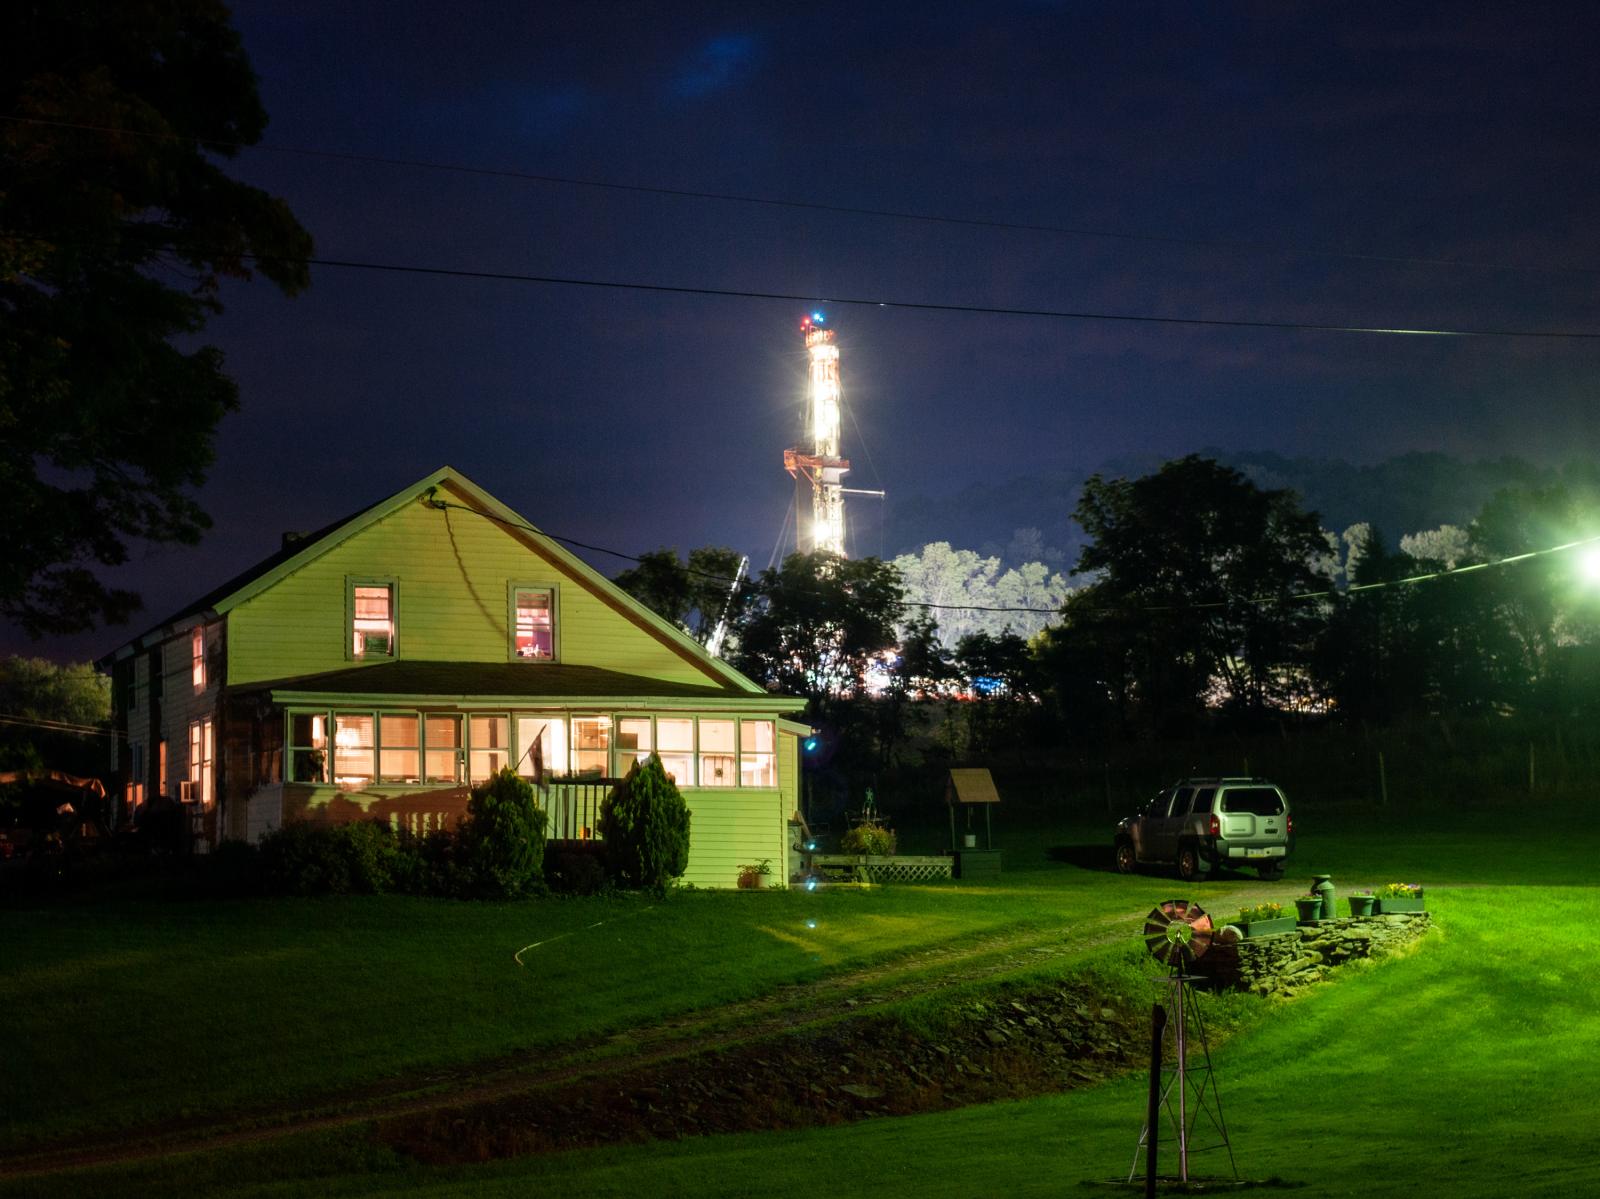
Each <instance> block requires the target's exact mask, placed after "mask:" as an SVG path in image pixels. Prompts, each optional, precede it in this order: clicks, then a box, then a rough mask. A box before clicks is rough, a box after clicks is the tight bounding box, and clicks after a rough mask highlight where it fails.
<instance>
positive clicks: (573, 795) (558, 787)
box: [539, 778, 622, 841]
mask: <svg viewBox="0 0 1600 1199" xmlns="http://www.w3.org/2000/svg"><path fill="white" fill-rule="evenodd" d="M621 781H622V780H621V779H607V778H581V779H576V778H569V779H547V780H546V782H545V787H544V790H543V792H542V793H541V794H540V795H539V802H540V803H541V804H542V805H543V806H544V810H545V814H546V815H547V816H548V817H549V820H550V823H549V826H548V827H547V828H546V830H545V836H546V837H547V838H548V839H549V840H551V841H598V840H599V839H600V804H601V803H602V801H604V799H605V797H606V796H608V795H610V794H611V790H612V788H614V787H615V786H616V785H617V784H618V783H620V782H621Z"/></svg>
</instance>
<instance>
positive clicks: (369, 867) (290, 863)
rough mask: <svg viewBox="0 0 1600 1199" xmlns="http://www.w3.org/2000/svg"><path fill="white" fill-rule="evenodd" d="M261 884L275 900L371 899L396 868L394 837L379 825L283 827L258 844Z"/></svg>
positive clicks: (386, 886) (391, 879) (388, 884)
mask: <svg viewBox="0 0 1600 1199" xmlns="http://www.w3.org/2000/svg"><path fill="white" fill-rule="evenodd" d="M260 864H261V881H262V885H263V886H264V887H265V888H266V890H267V891H269V892H271V893H273V894H278V895H373V894H376V893H377V892H380V891H387V890H389V889H390V887H391V886H392V884H393V883H394V876H395V871H396V868H397V867H398V866H399V865H400V851H399V845H398V843H397V842H396V840H395V835H394V831H393V830H392V829H391V828H390V827H389V826H388V825H387V824H384V823H382V822H381V821H376V820H358V821H355V822H353V823H351V824H337V825H326V824H309V823H304V822H296V823H294V824H286V825H284V826H283V827H282V828H280V829H277V830H276V831H274V832H270V833H268V834H267V835H266V836H264V837H262V838H261V848H260Z"/></svg>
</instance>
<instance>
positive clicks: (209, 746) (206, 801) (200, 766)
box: [189, 720, 217, 808]
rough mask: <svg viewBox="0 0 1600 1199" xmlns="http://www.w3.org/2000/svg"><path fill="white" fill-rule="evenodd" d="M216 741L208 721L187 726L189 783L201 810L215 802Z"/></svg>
mask: <svg viewBox="0 0 1600 1199" xmlns="http://www.w3.org/2000/svg"><path fill="white" fill-rule="evenodd" d="M215 753H216V740H215V736H214V733H213V727H212V723H211V721H209V720H201V721H196V722H195V723H194V724H191V725H190V726H189V783H190V790H191V794H192V795H193V797H194V799H195V800H196V801H197V802H198V803H199V804H200V805H201V807H203V808H209V807H210V806H211V805H212V804H213V803H215V802H216V798H217V795H216V777H217V775H216V762H215Z"/></svg>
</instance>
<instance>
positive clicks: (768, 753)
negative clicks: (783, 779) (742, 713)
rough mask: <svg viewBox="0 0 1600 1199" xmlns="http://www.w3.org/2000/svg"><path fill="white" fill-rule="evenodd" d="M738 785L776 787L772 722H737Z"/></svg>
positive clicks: (775, 756)
mask: <svg viewBox="0 0 1600 1199" xmlns="http://www.w3.org/2000/svg"><path fill="white" fill-rule="evenodd" d="M739 785H740V786H741V787H776V786H777V785H778V769H777V755H776V745H775V744H774V742H773V730H772V721H770V720H741V721H740V722H739Z"/></svg>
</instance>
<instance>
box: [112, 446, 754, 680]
mask: <svg viewBox="0 0 1600 1199" xmlns="http://www.w3.org/2000/svg"><path fill="white" fill-rule="evenodd" d="M444 484H449V485H450V486H451V487H453V488H456V489H457V490H459V491H462V492H464V493H466V494H467V495H469V496H470V497H471V498H472V499H473V500H474V501H475V502H476V503H477V504H478V505H480V507H481V509H482V514H484V515H487V516H488V517H489V518H490V519H492V520H494V521H496V522H497V523H499V524H502V525H504V526H506V527H507V528H509V529H513V530H515V531H516V532H517V533H519V534H521V535H522V536H524V537H527V538H529V539H530V540H531V541H533V543H534V544H535V545H536V546H537V547H538V549H539V552H540V553H542V554H545V555H546V556H548V557H549V558H551V559H552V560H554V561H555V562H556V563H557V564H558V565H559V566H561V567H563V568H565V569H566V570H567V571H568V572H569V573H570V574H571V575H573V577H575V578H576V579H577V580H578V581H579V582H580V583H581V584H582V585H584V586H587V587H589V588H590V589H591V590H593V591H595V592H597V593H598V594H599V595H601V596H602V597H604V598H605V599H607V600H608V601H609V602H611V603H612V604H613V605H614V606H620V607H622V608H623V609H625V610H626V611H627V612H628V613H629V614H630V615H631V616H632V617H634V619H635V620H636V621H637V622H638V623H640V624H642V625H644V626H645V627H646V628H647V630H648V631H649V632H651V633H653V634H654V635H655V636H656V637H658V638H659V639H660V640H662V641H665V642H666V643H667V644H669V645H671V646H672V647H673V648H675V649H676V650H677V651H678V652H679V653H680V655H682V656H683V657H685V658H687V659H688V660H689V661H691V662H693V663H694V664H695V665H696V666H698V667H699V668H700V669H701V670H703V671H704V672H705V673H706V674H707V675H709V676H710V677H711V678H712V679H714V680H716V681H717V683H718V684H720V685H722V686H729V687H732V688H734V689H735V691H736V692H743V693H745V694H756V695H767V694H769V693H768V692H767V691H766V690H765V689H764V688H762V687H761V686H760V685H758V684H757V683H755V682H753V681H752V680H750V679H748V678H746V677H745V676H744V675H742V674H740V673H739V672H738V671H737V670H735V669H734V668H733V667H731V666H729V665H728V664H727V663H726V662H723V661H722V660H721V659H719V658H715V657H713V656H712V655H711V654H709V653H707V652H706V649H705V647H704V646H702V645H701V644H700V643H699V642H698V641H696V640H695V639H694V638H693V637H691V636H689V635H688V634H687V633H685V632H684V631H683V630H682V629H680V628H678V627H677V626H676V625H674V624H673V623H672V622H671V621H668V620H665V619H663V618H662V617H660V616H658V615H657V614H656V613H654V612H652V611H651V610H650V609H649V608H647V607H645V605H643V604H641V603H640V602H639V601H638V600H636V599H634V598H633V596H631V595H629V594H628V593H627V592H626V591H623V590H622V588H620V587H618V586H617V585H616V584H615V583H613V582H612V581H611V580H610V579H608V578H606V577H605V576H604V575H603V574H601V573H600V572H599V571H597V570H595V569H594V568H593V567H592V566H590V565H589V564H588V563H586V562H584V561H583V560H582V559H581V558H579V557H578V556H577V555H576V554H574V553H572V552H571V551H569V550H567V549H566V548H565V547H564V546H562V545H561V544H560V543H558V542H557V541H556V540H555V539H554V538H552V537H550V536H548V535H547V534H545V533H543V532H541V531H540V530H539V529H538V528H536V527H535V526H534V525H533V524H532V523H531V522H529V521H528V520H526V519H524V518H523V517H522V516H521V515H519V514H518V513H516V512H514V511H513V510H512V509H510V508H508V507H507V506H506V505H504V504H502V503H501V502H500V501H499V500H497V499H495V498H494V496H492V495H490V494H489V493H488V492H487V491H485V490H484V489H483V488H481V487H479V486H478V485H477V484H476V483H474V482H473V481H472V480H471V479H468V478H467V477H466V476H465V475H464V474H462V473H461V472H460V471H458V470H456V469H455V468H454V467H450V466H441V467H440V468H439V469H438V470H436V471H434V472H433V473H432V474H429V475H426V476H424V477H423V478H421V479H419V480H417V481H416V482H415V483H413V484H412V485H411V486H409V487H407V488H405V489H403V490H401V491H398V492H396V493H395V494H394V495H392V496H390V497H389V498H388V499H385V500H380V501H378V502H377V503H375V504H369V505H368V506H367V507H365V508H361V509H358V510H357V511H355V512H353V513H351V514H350V515H349V516H346V517H344V518H342V519H341V520H337V521H335V522H333V523H332V524H330V525H327V526H325V527H323V528H321V529H318V530H317V531H316V532H314V533H309V534H307V535H306V536H304V537H302V538H299V539H298V540H296V541H294V542H291V543H290V544H289V545H286V546H284V547H283V548H281V549H280V550H279V551H278V552H277V553H275V554H270V555H268V556H267V557H266V558H263V559H262V560H261V561H260V562H258V563H256V565H255V566H253V567H251V568H250V569H249V570H247V571H245V572H243V573H242V574H239V575H236V576H235V577H234V578H232V579H229V580H228V581H227V582H226V583H223V584H222V585H221V586H220V587H217V588H215V589H213V590H212V591H210V592H207V593H206V594H205V595H203V596H201V597H200V598H199V599H197V600H195V601H194V602H193V603H191V604H188V605H186V606H185V607H183V608H181V609H179V610H178V611H177V612H176V613H174V614H173V615H172V616H169V617H168V618H167V619H166V620H163V621H161V622H160V623H159V624H157V625H155V626H154V627H152V628H150V629H148V630H146V631H145V632H143V633H141V634H140V635H139V636H137V637H135V638H133V639H132V640H131V641H128V642H125V643H124V644H123V645H121V646H119V647H118V648H117V649H115V650H113V651H112V652H111V653H109V654H107V655H105V656H104V657H103V658H100V659H98V660H97V662H96V665H98V666H101V667H105V666H108V665H110V663H111V662H113V661H114V660H117V659H121V658H125V657H127V656H128V655H130V654H133V653H137V652H138V651H139V650H141V649H147V648H149V647H150V646H151V645H153V644H155V643H156V642H158V641H163V640H165V639H166V638H168V637H170V636H172V635H174V634H175V633H178V632H181V631H182V630H183V629H184V628H185V627H186V626H188V625H192V624H195V623H198V622H199V621H201V620H205V619H212V618H215V617H217V616H221V615H223V614H224V613H226V612H228V611H229V610H231V609H233V608H236V607H238V606H239V605H240V604H242V603H244V602H245V601H246V600H249V599H251V598H253V597H255V596H257V595H259V594H261V593H262V592H263V591H265V590H267V588H269V587H271V586H272V585H273V584H275V583H277V582H278V581H279V580H280V579H283V578H286V577H287V576H289V575H291V574H293V573H294V572H295V571H297V570H299V569H300V568H301V567H303V566H305V565H306V564H307V563H310V562H313V561H315V560H316V559H317V558H320V557H321V556H322V555H323V554H326V553H327V552H329V551H330V550H332V549H334V548H335V547H336V546H338V545H340V544H342V543H343V542H345V541H347V540H349V539H350V538H351V537H354V536H355V535H356V534H357V533H360V532H361V531H362V530H364V529H366V528H368V527H370V526H371V525H374V524H376V523H377V522H378V521H380V520H382V519H383V518H384V517H386V516H389V515H390V514H391V513H393V512H396V511H398V510H399V509H401V508H403V507H405V505H407V504H411V503H415V502H417V501H419V500H423V499H427V500H428V502H430V503H434V504H439V505H441V506H442V505H443V504H444V501H440V500H437V499H434V498H433V493H435V492H437V491H438V489H439V488H440V487H441V486H442V485H444ZM453 506H456V507H461V506H462V505H453ZM473 510H474V511H476V510H477V509H473ZM369 669H370V668H369Z"/></svg>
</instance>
